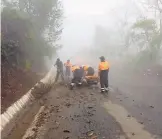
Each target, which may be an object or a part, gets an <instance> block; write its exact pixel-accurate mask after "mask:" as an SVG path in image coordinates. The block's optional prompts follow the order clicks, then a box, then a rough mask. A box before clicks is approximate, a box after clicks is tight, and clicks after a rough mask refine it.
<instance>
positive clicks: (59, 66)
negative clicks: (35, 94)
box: [54, 58, 64, 82]
mask: <svg viewBox="0 0 162 139" xmlns="http://www.w3.org/2000/svg"><path fill="white" fill-rule="evenodd" d="M54 66H56V68H57V73H56V78H55V82H57V81H58V78H59V76H61V79H62V81H64V74H63V63H62V61H61V60H60V59H59V58H57V60H56V63H55V65H54Z"/></svg>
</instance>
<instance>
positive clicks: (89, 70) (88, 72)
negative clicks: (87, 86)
mask: <svg viewBox="0 0 162 139" xmlns="http://www.w3.org/2000/svg"><path fill="white" fill-rule="evenodd" d="M93 75H94V69H93V68H92V67H89V68H88V70H87V76H93Z"/></svg>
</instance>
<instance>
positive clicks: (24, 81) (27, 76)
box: [1, 64, 40, 113]
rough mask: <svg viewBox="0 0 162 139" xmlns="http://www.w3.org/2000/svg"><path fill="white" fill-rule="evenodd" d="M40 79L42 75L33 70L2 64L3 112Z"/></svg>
mask: <svg viewBox="0 0 162 139" xmlns="http://www.w3.org/2000/svg"><path fill="white" fill-rule="evenodd" d="M39 80H40V75H37V74H36V73H34V72H32V71H26V70H24V69H21V68H18V67H15V66H9V65H7V64H5V65H4V64H2V65H1V113H3V112H4V111H5V110H6V109H7V108H8V107H9V106H11V105H12V104H13V103H14V102H16V101H17V100H18V99H19V98H21V97H22V96H23V95H24V94H25V93H26V92H27V91H28V90H29V89H30V88H31V87H32V86H34V85H35V84H36V83H37V82H38V81H39Z"/></svg>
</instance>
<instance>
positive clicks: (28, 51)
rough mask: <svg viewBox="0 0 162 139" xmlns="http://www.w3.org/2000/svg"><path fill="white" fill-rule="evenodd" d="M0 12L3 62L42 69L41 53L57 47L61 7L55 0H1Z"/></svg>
mask: <svg viewBox="0 0 162 139" xmlns="http://www.w3.org/2000/svg"><path fill="white" fill-rule="evenodd" d="M2 4H3V6H4V8H3V9H2V11H1V21H2V22H1V38H2V41H1V57H2V64H4V63H9V64H10V65H16V66H19V67H22V68H27V69H29V68H32V67H36V69H37V70H38V71H39V70H42V69H43V68H45V67H44V56H48V57H49V58H51V57H52V56H54V55H55V54H56V51H57V49H58V48H59V47H60V46H59V45H58V44H57V41H58V40H59V38H60V34H61V33H62V28H61V25H62V14H63V13H62V6H61V3H60V2H59V1H58V0H48V1H45V0H17V1H7V0H3V1H2Z"/></svg>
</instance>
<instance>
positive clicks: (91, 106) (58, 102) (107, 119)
mask: <svg viewBox="0 0 162 139" xmlns="http://www.w3.org/2000/svg"><path fill="white" fill-rule="evenodd" d="M107 99H108V96H107V95H106V96H105V95H101V94H100V93H99V90H97V89H95V88H94V89H92V88H89V89H87V88H80V89H76V90H73V91H70V90H68V88H66V87H59V88H57V89H56V90H52V91H51V92H49V94H48V96H46V98H45V99H44V104H45V105H44V106H45V110H44V111H43V112H42V113H41V114H40V117H39V118H38V121H37V123H35V125H36V126H35V127H34V128H33V129H32V133H27V134H29V135H28V136H25V137H24V138H26V139H27V138H28V139H32V138H33V139H34V138H39V139H54V138H55V139H78V138H79V139H84V138H90V139H98V138H106V139H123V138H126V135H125V134H124V132H123V131H122V129H121V127H120V125H119V124H118V122H117V121H116V120H115V119H114V118H113V117H112V116H111V115H110V114H109V113H108V112H107V111H105V109H104V108H103V107H102V106H101V103H102V102H104V101H106V100H107ZM42 115H43V116H42ZM29 132H30V131H29Z"/></svg>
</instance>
